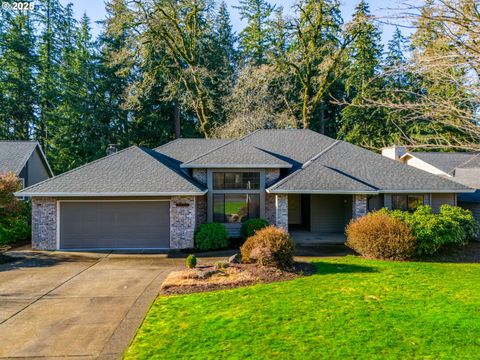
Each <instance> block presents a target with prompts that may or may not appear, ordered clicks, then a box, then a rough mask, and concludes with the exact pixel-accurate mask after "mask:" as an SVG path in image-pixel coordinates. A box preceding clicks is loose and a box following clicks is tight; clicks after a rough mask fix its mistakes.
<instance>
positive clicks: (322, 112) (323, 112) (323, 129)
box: [320, 102, 325, 134]
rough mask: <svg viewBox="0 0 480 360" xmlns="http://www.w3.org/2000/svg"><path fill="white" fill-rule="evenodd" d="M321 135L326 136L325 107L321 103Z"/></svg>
mask: <svg viewBox="0 0 480 360" xmlns="http://www.w3.org/2000/svg"><path fill="white" fill-rule="evenodd" d="M320 134H325V107H324V106H323V102H322V103H320Z"/></svg>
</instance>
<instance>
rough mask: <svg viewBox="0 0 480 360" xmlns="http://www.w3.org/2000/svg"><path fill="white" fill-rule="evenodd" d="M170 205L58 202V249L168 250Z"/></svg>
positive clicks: (153, 203)
mask: <svg viewBox="0 0 480 360" xmlns="http://www.w3.org/2000/svg"><path fill="white" fill-rule="evenodd" d="M169 212H170V203H169V202H168V201H162V202H157V201H149V202H61V203H60V248H62V249H82V248H84V249H86V248H91V249H94V248H97V249H98V248H168V247H169V246H170V232H169V229H170V215H169Z"/></svg>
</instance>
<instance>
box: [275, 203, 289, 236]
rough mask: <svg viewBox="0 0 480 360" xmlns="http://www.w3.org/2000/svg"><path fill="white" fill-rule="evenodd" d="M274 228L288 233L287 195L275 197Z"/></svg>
mask: <svg viewBox="0 0 480 360" xmlns="http://www.w3.org/2000/svg"><path fill="white" fill-rule="evenodd" d="M275 226H277V227H283V228H284V229H285V230H287V231H288V195H287V194H277V195H275Z"/></svg>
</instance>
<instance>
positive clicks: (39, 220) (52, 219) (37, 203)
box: [32, 198, 57, 250]
mask: <svg viewBox="0 0 480 360" xmlns="http://www.w3.org/2000/svg"><path fill="white" fill-rule="evenodd" d="M32 248H33V249H35V250H56V248H57V202H56V201H55V199H54V198H33V199H32Z"/></svg>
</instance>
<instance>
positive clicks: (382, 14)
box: [60, 0, 409, 43]
mask: <svg viewBox="0 0 480 360" xmlns="http://www.w3.org/2000/svg"><path fill="white" fill-rule="evenodd" d="M358 1H359V0H354V1H352V0H343V1H342V5H341V11H342V16H343V19H344V20H345V21H348V20H350V18H351V16H352V13H353V11H354V8H355V5H356V4H357V3H358ZM60 2H61V3H62V4H64V5H65V4H67V3H70V2H71V3H73V7H74V11H75V16H76V17H77V18H78V19H80V17H81V16H82V15H83V13H84V12H86V13H87V15H88V17H89V18H90V19H91V21H92V23H91V26H92V32H93V35H94V36H96V35H98V33H99V32H100V29H101V27H100V25H98V24H96V23H95V22H96V21H98V20H102V19H104V18H105V5H104V2H103V1H102V0H70V1H68V0H60ZM226 3H227V4H228V6H229V10H230V17H231V20H232V25H233V29H234V31H235V32H237V33H239V32H240V31H241V30H242V28H243V26H244V22H242V21H241V20H240V15H239V14H238V10H237V9H235V8H234V6H236V5H238V0H226ZM270 3H272V4H274V5H275V6H282V7H283V8H284V13H285V14H287V15H288V14H289V13H291V12H292V10H291V7H292V5H293V4H294V3H295V0H271V1H270ZM369 4H370V11H371V13H372V14H373V15H375V16H377V17H379V18H386V17H388V16H389V15H392V14H395V10H394V9H398V8H400V7H401V5H400V1H399V0H370V1H369ZM385 20H386V19H385ZM393 30H394V26H391V25H382V33H383V35H382V40H383V42H384V43H386V42H387V41H388V40H389V39H390V38H391V37H392V33H393ZM402 32H403V33H404V35H408V34H409V30H408V29H402Z"/></svg>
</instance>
